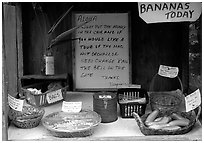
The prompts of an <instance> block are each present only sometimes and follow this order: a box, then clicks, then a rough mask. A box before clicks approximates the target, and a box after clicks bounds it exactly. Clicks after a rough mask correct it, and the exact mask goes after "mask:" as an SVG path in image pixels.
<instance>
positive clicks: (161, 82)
mask: <svg viewBox="0 0 204 143" xmlns="http://www.w3.org/2000/svg"><path fill="white" fill-rule="evenodd" d="M149 91H150V92H149V95H150V106H151V109H152V110H155V109H159V110H160V113H161V114H171V113H172V112H176V111H178V110H179V109H180V108H182V100H183V98H184V97H183V85H182V82H181V80H180V78H179V77H178V76H176V77H174V78H169V77H164V76H161V75H159V74H158V73H157V74H156V75H155V76H154V77H153V79H152V81H151V83H150V89H149Z"/></svg>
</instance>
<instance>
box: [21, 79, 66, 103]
mask: <svg viewBox="0 0 204 143" xmlns="http://www.w3.org/2000/svg"><path fill="white" fill-rule="evenodd" d="M49 84H50V82H43V83H37V84H33V85H29V86H25V87H22V88H21V91H22V93H23V95H24V96H25V97H26V99H27V101H28V103H29V104H31V105H33V106H38V107H41V106H47V105H49V103H48V101H47V98H46V97H47V94H49V93H52V92H55V91H58V90H60V91H59V92H61V94H62V97H63V98H64V97H65V95H66V91H67V90H68V88H69V86H64V87H62V88H60V89H57V90H54V91H47V90H48V85H49ZM27 88H37V89H41V90H42V92H43V93H42V94H34V93H32V92H31V91H29V90H27ZM58 101H60V100H58ZM56 102H57V101H56ZM53 103H55V102H53Z"/></svg>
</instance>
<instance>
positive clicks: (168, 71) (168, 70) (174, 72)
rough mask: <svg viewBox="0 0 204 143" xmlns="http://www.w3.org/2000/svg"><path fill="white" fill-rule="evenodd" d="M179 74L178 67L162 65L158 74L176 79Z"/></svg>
mask: <svg viewBox="0 0 204 143" xmlns="http://www.w3.org/2000/svg"><path fill="white" fill-rule="evenodd" d="M178 72H179V69H178V67H170V66H165V65H160V66H159V72H158V74H159V75H160V76H164V77H169V78H175V77H176V76H178Z"/></svg>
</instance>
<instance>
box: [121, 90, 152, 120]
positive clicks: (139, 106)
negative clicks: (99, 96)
mask: <svg viewBox="0 0 204 143" xmlns="http://www.w3.org/2000/svg"><path fill="white" fill-rule="evenodd" d="M117 95H118V103H119V105H120V114H121V116H122V118H133V112H136V113H137V114H139V115H140V116H141V115H143V114H145V110H146V105H147V104H148V102H149V97H148V94H147V91H146V90H145V89H138V88H121V89H118V91H117ZM141 101H142V102H141Z"/></svg>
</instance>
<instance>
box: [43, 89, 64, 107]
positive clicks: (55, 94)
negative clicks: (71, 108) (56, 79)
mask: <svg viewBox="0 0 204 143" xmlns="http://www.w3.org/2000/svg"><path fill="white" fill-rule="evenodd" d="M46 99H47V102H48V103H49V104H50V103H54V102H57V101H60V100H62V99H63V97H62V90H61V89H59V90H56V91H52V92H49V93H47V94H46Z"/></svg>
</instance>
